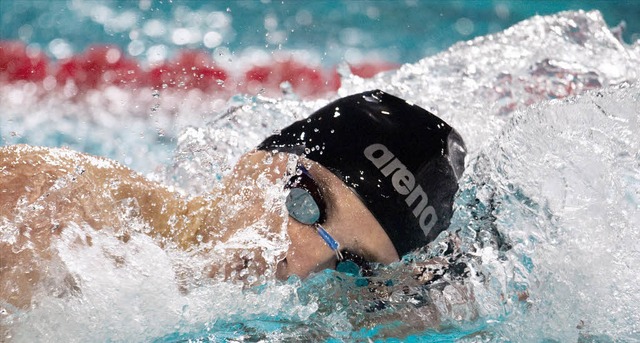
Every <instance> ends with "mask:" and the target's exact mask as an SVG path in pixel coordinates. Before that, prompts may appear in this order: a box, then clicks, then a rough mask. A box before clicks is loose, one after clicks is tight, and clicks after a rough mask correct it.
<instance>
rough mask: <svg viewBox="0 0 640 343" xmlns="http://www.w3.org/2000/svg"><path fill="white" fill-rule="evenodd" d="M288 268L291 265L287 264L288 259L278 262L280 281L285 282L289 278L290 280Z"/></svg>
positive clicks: (277, 271)
mask: <svg viewBox="0 0 640 343" xmlns="http://www.w3.org/2000/svg"><path fill="white" fill-rule="evenodd" d="M288 267H289V264H288V263H287V258H286V257H285V258H283V259H282V260H280V262H278V264H277V265H276V278H277V279H278V280H282V281H285V280H286V279H287V278H289V272H288Z"/></svg>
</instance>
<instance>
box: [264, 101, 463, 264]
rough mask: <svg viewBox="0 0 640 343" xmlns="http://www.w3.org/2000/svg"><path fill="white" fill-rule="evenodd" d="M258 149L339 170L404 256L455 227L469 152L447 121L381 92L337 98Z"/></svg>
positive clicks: (338, 172) (332, 170)
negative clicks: (455, 209)
mask: <svg viewBox="0 0 640 343" xmlns="http://www.w3.org/2000/svg"><path fill="white" fill-rule="evenodd" d="M258 149H260V150H266V151H279V152H287V153H293V154H297V155H303V156H305V157H306V158H309V159H311V160H313V161H316V162H318V163H320V164H321V165H323V166H324V167H325V168H327V169H329V170H330V171H331V172H333V173H334V174H335V175H336V176H338V177H339V178H340V179H342V181H343V182H344V183H345V184H346V185H348V186H349V187H351V189H352V190H353V191H354V193H355V194H357V195H358V196H359V197H360V199H361V200H362V202H363V203H364V204H365V205H366V206H367V208H368V209H369V211H370V212H371V213H372V214H373V216H374V217H375V218H376V219H377V220H378V222H379V223H380V225H381V226H382V228H383V229H384V230H385V231H386V233H387V235H388V236H389V238H390V239H391V242H393V245H394V246H395V248H396V251H397V252H398V254H399V255H400V256H403V255H404V254H406V253H408V252H410V251H411V250H414V249H416V248H420V247H422V246H424V245H426V244H427V243H429V242H431V241H433V240H434V239H435V238H436V236H437V235H438V234H439V233H440V232H441V231H443V230H445V229H446V228H447V227H448V226H449V220H450V218H451V212H452V209H451V205H452V202H453V196H454V195H455V193H456V191H457V190H458V178H459V177H460V175H461V174H462V171H463V169H464V157H465V154H466V149H465V146H464V142H463V141H462V138H461V137H460V135H459V134H458V133H457V132H456V131H455V130H454V129H453V128H451V126H449V125H447V123H445V122H444V121H442V120H441V119H440V118H438V117H436V116H435V115H433V114H431V113H430V112H428V111H426V110H425V109H422V108H420V107H418V106H416V105H413V104H410V103H408V102H407V101H405V100H402V99H400V98H398V97H395V96H393V95H389V94H386V93H384V92H382V91H380V90H375V91H370V92H365V93H361V94H355V95H351V96H348V97H345V98H342V99H338V100H336V101H334V102H332V103H330V104H329V105H327V106H325V107H323V108H321V109H319V110H318V111H316V112H315V113H313V114H312V115H311V116H309V118H307V119H303V120H300V121H298V122H295V123H293V124H292V125H291V126H288V127H286V128H285V129H283V130H281V131H280V133H278V134H275V135H273V136H271V137H269V138H267V139H265V140H264V141H263V142H262V143H261V144H260V145H259V146H258Z"/></svg>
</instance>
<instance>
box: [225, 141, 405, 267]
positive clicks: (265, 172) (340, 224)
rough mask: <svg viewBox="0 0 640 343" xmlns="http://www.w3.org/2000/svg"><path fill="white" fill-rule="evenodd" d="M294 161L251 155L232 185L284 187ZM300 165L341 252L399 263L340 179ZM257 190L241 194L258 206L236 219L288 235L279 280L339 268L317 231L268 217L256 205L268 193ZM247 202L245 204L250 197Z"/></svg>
mask: <svg viewBox="0 0 640 343" xmlns="http://www.w3.org/2000/svg"><path fill="white" fill-rule="evenodd" d="M290 157H291V156H290V155H289V154H286V153H277V154H271V153H267V152H264V151H254V152H250V153H248V154H246V155H244V156H243V157H242V158H241V159H240V161H239V162H238V164H237V165H236V168H235V169H234V171H233V174H232V177H231V178H230V179H229V182H233V180H247V179H258V178H262V179H264V178H266V179H268V180H270V181H271V182H273V183H277V181H278V180H280V182H279V183H278V184H280V185H282V184H284V183H283V182H282V181H284V180H285V179H286V178H287V174H286V173H287V166H288V163H289V165H290V163H291V162H289V158H290ZM298 161H299V163H301V164H302V165H303V166H304V167H306V169H307V170H308V171H309V174H310V175H311V177H312V178H313V180H314V181H315V183H316V184H317V185H318V187H319V191H320V192H321V193H322V196H323V198H324V202H325V205H326V209H325V216H326V218H325V220H324V221H323V223H322V226H323V227H324V229H325V230H326V231H327V232H328V233H329V234H330V235H331V236H332V237H333V238H334V239H335V240H336V241H337V242H339V243H340V250H344V251H348V252H350V253H352V254H356V255H359V256H361V257H362V258H364V259H365V260H367V261H370V262H380V263H385V264H388V263H391V262H394V261H397V260H399V256H398V254H397V252H396V250H395V248H394V247H393V244H392V243H391V240H390V239H389V237H388V236H387V235H386V233H385V231H384V230H383V229H382V227H381V226H380V224H379V223H378V222H377V220H376V219H375V218H374V217H373V215H372V214H371V213H370V212H369V210H368V209H367V208H366V207H365V206H364V204H363V203H362V202H361V201H360V199H359V198H358V197H357V196H356V195H355V194H354V193H353V192H352V191H351V190H350V189H349V188H348V187H347V186H346V185H345V184H344V183H343V182H342V181H341V180H340V179H338V178H337V177H336V176H335V175H334V174H333V173H331V172H330V171H329V170H327V169H326V168H324V167H322V166H321V165H319V164H317V163H315V162H313V161H311V160H308V159H304V158H300V159H299V160H298ZM289 175H290V174H289ZM259 184H260V182H258V183H254V185H255V186H254V187H253V188H254V189H251V190H249V189H246V188H245V189H242V192H245V193H251V194H252V195H253V196H252V197H251V198H250V199H251V200H252V202H254V203H250V204H249V203H248V204H246V205H247V206H245V207H244V211H243V214H242V216H238V217H237V219H238V220H242V221H243V223H237V224H240V226H242V225H250V223H251V221H252V220H258V218H262V219H265V221H264V222H265V223H266V224H267V225H269V226H270V228H269V229H270V230H282V229H283V228H284V230H286V233H287V236H288V239H289V246H288V249H287V250H286V253H284V255H283V256H278V258H277V259H278V260H277V261H274V262H275V263H276V265H277V267H276V272H275V274H276V276H277V277H278V278H279V279H287V278H288V277H289V276H292V275H297V276H299V277H301V278H304V277H307V276H308V275H309V274H311V273H314V272H318V271H321V270H324V269H332V268H335V266H336V263H337V257H336V254H335V252H334V251H333V250H331V248H329V246H328V245H327V244H326V243H325V242H324V240H323V239H322V238H321V237H320V235H319V234H318V233H317V232H316V230H315V228H314V226H313V225H307V224H303V223H301V222H299V221H297V220H295V219H293V218H291V217H290V216H288V215H287V214H286V213H287V211H286V210H282V209H271V210H267V211H265V209H264V207H263V206H262V205H263V203H258V202H261V201H262V202H264V199H265V198H266V196H265V195H264V194H263V193H264V192H265V191H266V190H265V189H264V188H261V187H259V186H258V185H259ZM232 188H233V187H232ZM238 191H239V190H238ZM281 194H282V197H283V199H284V197H285V196H286V190H285V189H284V187H283V188H282V193H281ZM260 195H261V196H260ZM229 196H232V195H231V194H228V195H225V197H229ZM243 199H245V200H246V199H247V197H243ZM280 203H281V204H282V203H283V202H280ZM265 216H266V218H264V217H265ZM240 217H242V218H240ZM237 224H236V225H237Z"/></svg>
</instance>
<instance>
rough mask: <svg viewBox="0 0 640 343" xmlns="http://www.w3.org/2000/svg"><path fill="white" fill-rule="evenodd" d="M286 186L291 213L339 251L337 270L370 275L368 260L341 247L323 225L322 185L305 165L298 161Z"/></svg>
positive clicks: (324, 217) (324, 203)
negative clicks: (310, 226)
mask: <svg viewBox="0 0 640 343" xmlns="http://www.w3.org/2000/svg"><path fill="white" fill-rule="evenodd" d="M285 188H287V189H289V195H287V199H286V201H285V205H286V207H287V211H288V212H289V216H291V218H293V219H295V220H297V221H298V222H300V223H302V224H306V225H312V226H313V227H314V229H315V230H316V232H317V233H318V234H319V235H320V237H322V239H323V240H324V242H325V243H326V244H327V245H328V246H329V248H331V250H333V252H334V253H335V254H336V257H337V258H338V263H337V264H336V270H337V271H340V272H344V273H349V274H353V275H360V276H369V275H371V266H370V265H369V262H368V261H367V260H365V259H364V258H362V257H361V256H359V255H358V254H355V253H353V252H350V251H348V250H344V251H341V250H340V243H338V241H336V240H335V239H334V238H333V237H331V235H330V234H329V233H328V232H327V231H326V230H325V229H324V228H323V227H322V225H321V223H323V222H324V221H325V220H326V219H327V212H326V210H327V205H326V202H325V200H324V196H323V195H322V192H321V191H320V186H318V184H317V183H316V181H315V180H314V179H313V177H312V176H311V174H310V173H309V171H308V170H307V169H306V168H305V167H304V166H303V165H301V164H298V165H297V167H296V173H295V175H293V176H292V177H291V178H290V179H289V181H288V182H287V183H286V185H285Z"/></svg>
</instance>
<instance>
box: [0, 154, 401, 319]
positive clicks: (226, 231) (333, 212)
mask: <svg viewBox="0 0 640 343" xmlns="http://www.w3.org/2000/svg"><path fill="white" fill-rule="evenodd" d="M291 157H292V156H289V155H288V154H284V153H277V154H271V153H267V152H264V151H252V152H249V153H247V154H245V155H244V156H242V158H241V159H240V160H239V161H238V163H237V165H236V166H235V167H234V169H233V171H232V172H231V173H230V174H229V176H227V177H225V179H224V180H223V184H222V187H221V189H220V190H219V191H216V193H215V194H213V193H212V194H207V195H203V196H198V197H192V198H185V197H184V196H182V195H180V194H179V193H177V192H174V191H172V190H170V189H169V188H167V187H164V186H163V185H161V184H159V183H156V182H153V181H150V180H148V179H146V178H144V177H143V176H141V175H139V174H137V173H136V172H134V171H132V170H130V169H128V168H126V167H124V166H122V165H120V164H118V163H116V162H113V161H109V160H107V159H103V158H99V157H94V156H89V155H85V154H81V153H78V152H73V151H70V150H66V149H49V148H34V147H29V146H10V147H3V148H0V237H5V238H3V239H2V240H0V301H2V302H3V303H6V304H9V305H11V306H15V307H17V308H27V307H28V306H29V305H30V304H31V300H32V296H33V293H34V292H35V291H36V289H37V285H38V283H39V282H41V281H42V280H43V279H46V277H47V268H46V263H43V261H55V260H56V259H59V258H58V257H57V256H56V252H55V249H51V244H52V242H53V241H54V240H56V239H58V238H59V235H60V233H61V232H62V231H63V230H65V228H66V227H68V226H69V225H71V224H78V225H86V224H88V225H89V226H90V227H91V228H93V229H96V230H103V229H108V230H112V232H114V234H115V235H117V236H118V237H119V238H121V239H122V240H123V241H125V242H126V241H127V240H128V239H129V237H130V234H131V233H130V232H128V230H129V227H130V226H128V225H127V224H128V222H129V221H130V220H132V218H131V216H134V217H136V218H138V219H141V220H142V221H143V222H144V223H145V224H146V226H147V227H148V228H149V234H150V235H151V236H152V237H154V238H155V239H156V241H157V242H158V244H159V245H161V246H177V247H179V248H181V249H185V250H189V249H195V248H196V247H198V246H203V245H207V244H209V246H210V245H211V244H212V243H216V242H226V241H227V240H229V239H231V238H232V237H233V236H234V234H236V233H237V232H238V231H239V230H241V229H244V228H246V227H248V226H250V225H252V224H255V223H258V222H260V223H264V224H263V225H265V230H264V233H265V234H268V233H269V232H274V233H277V232H281V231H282V230H286V233H287V236H288V239H289V246H288V249H287V250H286V253H284V254H281V255H279V256H278V257H276V259H275V260H271V261H270V260H265V259H264V258H262V257H260V256H258V255H252V256H254V259H255V261H253V262H254V263H252V264H251V266H252V267H251V268H253V269H254V270H252V272H253V273H266V272H267V271H268V270H273V269H275V271H273V272H272V273H271V275H275V276H276V277H278V278H280V279H286V278H288V277H289V276H291V275H298V276H300V277H303V278H304V277H307V276H308V275H309V274H311V273H313V272H317V271H320V270H323V269H326V268H333V267H334V266H335V263H336V256H335V254H334V252H333V251H332V250H331V249H330V248H329V247H328V246H326V244H325V243H324V241H323V240H322V239H321V238H320V236H318V234H317V233H316V232H315V230H314V229H313V227H312V226H310V225H305V224H302V223H299V222H297V221H295V220H293V219H290V218H289V217H288V216H287V215H286V210H284V209H283V208H282V206H281V204H282V203H281V202H280V203H279V204H280V206H271V207H266V208H265V204H270V202H269V201H268V198H269V196H270V195H269V193H268V190H270V189H273V187H279V185H284V181H285V180H286V178H287V176H286V171H287V166H288V164H289V165H290V164H291V162H290V158H291ZM300 162H301V163H302V164H304V165H305V166H306V167H307V169H308V170H309V172H310V174H311V175H312V177H313V178H314V179H315V180H316V181H317V183H318V184H319V186H320V189H321V192H323V195H324V197H325V199H326V202H327V219H326V221H325V222H324V223H323V226H324V227H325V229H326V230H327V231H328V232H329V233H330V234H331V235H332V236H333V237H334V238H335V239H336V240H337V241H338V242H340V244H341V248H342V249H346V250H349V251H351V252H354V253H356V254H359V255H361V256H363V257H364V258H366V259H367V260H369V261H376V262H381V263H391V262H394V261H397V260H398V259H399V257H398V254H397V253H396V251H395V249H394V247H393V245H392V243H391V241H390V240H389V238H388V237H387V236H386V234H385V233H384V230H383V229H382V228H381V227H380V225H379V224H378V223H377V221H376V220H375V218H374V217H373V216H372V215H371V213H370V212H369V211H368V210H367V209H366V207H365V206H364V205H363V204H362V202H361V201H360V200H359V199H358V197H357V196H356V195H355V194H354V193H353V192H352V191H351V190H350V189H349V188H348V187H346V186H345V185H344V183H342V181H340V180H339V179H338V178H337V177H336V176H335V175H333V174H332V173H331V172H330V171H328V170H327V169H325V168H324V167H322V166H320V165H318V164H317V163H314V162H313V161H310V160H305V159H300ZM265 185H270V186H265ZM281 196H282V197H283V198H284V196H285V191H284V189H283V188H282V195H281ZM125 213H126V214H127V215H124V214H125ZM8 230H12V231H11V232H10V233H7V232H8ZM2 231H4V232H2ZM6 237H11V238H10V239H6ZM76 243H77V244H87V245H91V244H92V243H91V235H90V234H87V235H86V236H84V237H77V239H76ZM256 251H257V252H259V249H256ZM203 253H204V254H206V249H205V250H203ZM205 256H206V255H205ZM229 256H231V258H230V259H229V260H227V261H223V262H217V263H214V262H212V266H211V269H210V270H209V271H208V272H209V274H211V275H212V276H216V275H220V274H222V275H224V276H226V277H227V278H229V277H231V276H233V275H235V274H233V271H234V270H235V271H237V270H238V269H241V268H246V266H247V264H246V261H242V259H243V258H244V257H243V256H240V255H234V254H233V253H231V254H230V255H229ZM234 258H236V259H239V260H240V261H238V260H236V261H234V260H233V259H234ZM72 279H73V278H72V277H70V280H71V281H70V282H69V283H70V284H69V287H70V288H73V287H77V286H75V285H73V282H72ZM0 305H2V304H0Z"/></svg>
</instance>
